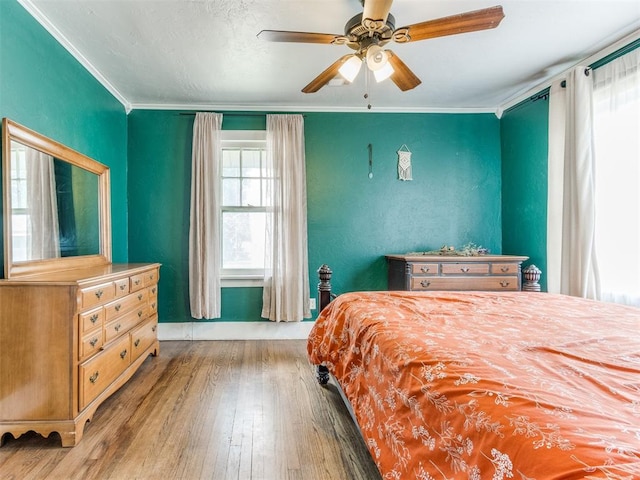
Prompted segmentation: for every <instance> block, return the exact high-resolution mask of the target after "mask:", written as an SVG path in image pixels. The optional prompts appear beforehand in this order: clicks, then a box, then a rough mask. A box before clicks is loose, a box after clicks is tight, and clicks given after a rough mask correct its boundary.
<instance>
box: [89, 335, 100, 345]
mask: <svg viewBox="0 0 640 480" xmlns="http://www.w3.org/2000/svg"><path fill="white" fill-rule="evenodd" d="M96 343H98V337H94V338H92V339H91V340H89V345H91V346H92V347H95V346H96Z"/></svg>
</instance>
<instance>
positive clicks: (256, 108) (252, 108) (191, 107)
mask: <svg viewBox="0 0 640 480" xmlns="http://www.w3.org/2000/svg"><path fill="white" fill-rule="evenodd" d="M131 109H132V110H188V111H196V110H197V111H207V112H211V111H219V112H305V113H310V112H318V113H493V114H495V113H496V109H495V108H435V107H425V108H414V107H404V108H403V107H376V106H373V107H372V108H371V110H368V109H367V107H366V106H365V105H363V106H361V107H324V106H323V107H314V106H308V105H306V106H305V105H233V104H229V105H226V104H217V103H132V104H131Z"/></svg>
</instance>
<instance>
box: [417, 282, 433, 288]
mask: <svg viewBox="0 0 640 480" xmlns="http://www.w3.org/2000/svg"><path fill="white" fill-rule="evenodd" d="M420 285H422V286H423V287H424V288H427V287H428V286H429V285H431V282H430V281H429V280H422V281H421V282H420Z"/></svg>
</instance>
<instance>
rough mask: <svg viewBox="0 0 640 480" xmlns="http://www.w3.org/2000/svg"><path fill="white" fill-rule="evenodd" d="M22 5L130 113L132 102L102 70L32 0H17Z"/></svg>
mask: <svg viewBox="0 0 640 480" xmlns="http://www.w3.org/2000/svg"><path fill="white" fill-rule="evenodd" d="M17 1H18V3H19V4H20V5H22V7H23V8H24V9H25V10H26V11H27V12H28V13H29V14H30V15H31V16H32V17H33V18H34V19H35V20H36V21H37V22H38V23H39V24H40V25H42V26H43V27H44V29H45V30H46V31H47V32H49V33H50V34H51V36H52V37H53V38H54V39H55V40H57V41H58V43H59V44H60V45H62V46H63V47H64V48H65V49H66V50H67V51H68V52H69V53H70V54H71V55H72V56H73V57H74V58H75V59H76V60H77V61H78V62H79V63H80V64H81V65H82V66H83V67H84V68H85V69H86V70H87V71H88V72H89V73H90V74H91V75H92V76H93V77H94V78H95V79H96V80H97V81H98V82H99V83H100V84H101V85H102V86H103V87H104V88H106V89H107V91H108V92H109V93H111V95H113V96H114V97H115V98H116V100H118V101H119V102H120V103H121V104H122V105H123V106H124V109H125V112H126V113H127V114H128V113H129V112H130V111H131V103H130V102H129V101H128V100H127V99H126V98H125V97H124V96H123V95H122V94H121V93H120V92H119V91H118V89H117V88H116V87H114V86H113V84H112V83H111V82H109V80H107V78H106V77H105V76H104V75H102V73H100V71H99V70H98V69H97V68H96V67H94V66H93V64H92V63H91V62H90V61H89V60H87V58H86V57H85V56H84V55H83V54H82V52H80V51H79V50H78V49H77V48H76V47H75V46H74V45H73V44H72V43H71V42H70V41H69V39H67V37H65V36H64V34H63V33H62V32H61V31H60V30H58V28H57V27H56V26H55V25H54V24H53V23H52V22H51V21H50V20H49V19H48V18H47V16H46V15H45V14H44V13H42V12H41V11H40V9H38V7H36V6H35V5H34V4H33V3H32V2H31V0H17Z"/></svg>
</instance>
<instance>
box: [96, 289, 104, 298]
mask: <svg viewBox="0 0 640 480" xmlns="http://www.w3.org/2000/svg"><path fill="white" fill-rule="evenodd" d="M103 293H104V292H103V291H102V290H98V291H96V297H98V298H100V297H102V295H103Z"/></svg>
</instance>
